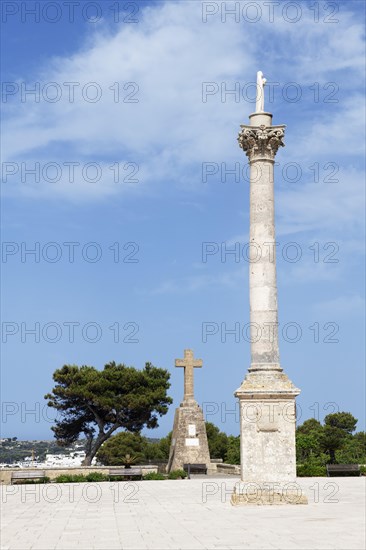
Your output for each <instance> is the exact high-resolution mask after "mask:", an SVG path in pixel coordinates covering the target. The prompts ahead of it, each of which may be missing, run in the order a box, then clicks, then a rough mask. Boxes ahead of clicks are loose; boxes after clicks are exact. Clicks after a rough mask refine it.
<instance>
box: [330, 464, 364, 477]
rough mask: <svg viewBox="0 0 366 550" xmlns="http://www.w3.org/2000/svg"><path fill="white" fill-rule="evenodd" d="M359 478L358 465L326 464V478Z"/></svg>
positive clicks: (359, 469) (359, 470)
mask: <svg viewBox="0 0 366 550" xmlns="http://www.w3.org/2000/svg"><path fill="white" fill-rule="evenodd" d="M342 475H343V476H347V475H348V476H360V475H361V468H360V467H359V465H358V464H327V476H328V477H331V476H342Z"/></svg>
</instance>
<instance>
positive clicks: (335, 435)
mask: <svg viewBox="0 0 366 550" xmlns="http://www.w3.org/2000/svg"><path fill="white" fill-rule="evenodd" d="M345 437H346V434H345V432H344V430H341V428H337V427H335V426H330V425H329V424H326V425H325V426H324V430H323V433H322V436H321V438H320V446H321V449H322V451H324V452H325V453H328V454H329V457H330V462H331V464H334V463H335V461H336V455H335V453H336V451H337V450H338V449H340V448H341V447H342V446H343V444H344V438H345Z"/></svg>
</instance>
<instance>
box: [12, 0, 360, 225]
mask: <svg viewBox="0 0 366 550" xmlns="http://www.w3.org/2000/svg"><path fill="white" fill-rule="evenodd" d="M201 10H202V6H201V3H199V2H197V3H196V2H171V1H169V2H166V3H164V4H158V5H155V6H153V7H152V6H150V7H146V8H145V9H144V10H142V14H143V17H142V19H141V21H140V23H139V24H138V25H121V26H120V28H119V29H118V30H117V32H116V31H115V30H114V31H111V30H110V29H108V27H107V26H106V25H103V24H102V25H101V26H100V27H99V30H97V32H93V34H91V35H90V36H87V37H86V41H85V44H84V47H83V48H82V49H80V51H78V52H75V53H74V55H72V56H70V57H68V58H66V57H65V58H53V59H50V61H49V63H48V64H46V65H45V66H43V67H42V69H41V70H40V71H39V74H36V75H34V81H39V82H41V85H42V83H45V82H56V83H58V85H59V86H60V87H61V90H62V99H61V100H60V101H59V102H57V103H48V102H47V101H41V102H40V103H34V102H32V99H31V98H30V99H29V100H28V101H27V102H26V103H14V101H13V102H12V101H11V102H10V103H8V105H7V109H6V110H7V117H6V120H5V122H4V130H5V131H6V133H7V138H6V140H4V148H3V158H4V160H6V161H21V160H24V159H29V160H31V161H35V159H37V158H43V159H44V160H45V162H46V161H58V162H63V161H79V162H84V163H85V162H89V161H96V162H108V161H109V162H111V163H113V162H128V161H131V162H136V163H139V164H140V176H141V178H140V186H139V189H140V190H141V188H145V189H147V187H148V188H149V190H148V192H151V191H152V187H154V186H156V185H157V184H158V183H160V182H164V181H168V182H169V185H189V186H192V187H194V186H195V187H196V189H197V188H199V190H200V192H202V185H201V182H200V181H199V176H197V174H198V173H199V166H200V165H201V163H202V162H204V161H208V160H215V159H216V160H218V161H225V160H226V161H228V162H232V161H233V160H234V159H235V160H237V159H238V158H239V154H240V152H239V151H238V147H237V145H236V143H235V139H236V136H235V134H236V132H237V129H238V127H239V124H240V123H241V122H243V121H245V120H246V119H247V115H248V114H249V113H250V112H251V110H252V108H253V105H252V104H250V103H248V102H245V101H241V102H240V103H236V102H235V101H233V99H232V97H231V98H230V96H228V98H227V101H226V102H222V101H221V99H220V94H219V93H217V94H216V95H215V96H214V97H210V98H209V100H208V101H207V102H206V103H203V102H202V97H201V92H202V82H216V83H218V85H219V86H220V84H221V82H227V87H228V88H230V87H231V86H232V85H233V84H235V82H240V83H242V84H243V83H247V82H253V81H254V80H255V71H256V70H257V69H258V68H259V67H258V63H259V60H260V63H262V65H263V67H262V68H263V69H267V72H269V73H273V74H272V75H271V74H269V75H268V76H269V77H270V78H271V79H272V80H277V81H279V82H281V83H282V84H283V83H284V82H288V81H293V80H296V82H298V83H299V84H300V85H301V86H302V87H304V88H305V87H306V86H308V85H309V83H311V82H315V81H319V82H323V81H324V80H329V79H332V80H334V79H337V81H339V80H340V79H341V78H342V79H343V81H342V85H343V84H344V85H345V86H348V87H349V86H352V85H356V84H357V85H359V82H360V78H361V76H360V74H361V70H362V67H361V63H360V58H361V56H362V55H363V50H362V25H361V24H359V22H358V21H357V20H356V17H355V16H354V15H352V14H350V13H348V12H347V11H345V10H342V14H340V15H339V19H340V22H339V23H338V24H336V25H332V24H328V25H327V24H321V23H319V24H315V23H314V21H313V14H312V12H311V11H310V10H308V9H307V10H305V9H303V17H302V19H301V21H300V22H299V23H298V24H290V23H286V22H285V21H284V20H283V19H281V18H276V20H275V23H269V22H268V21H267V20H266V18H265V17H263V20H262V21H261V22H260V23H258V24H254V25H248V24H245V23H243V22H241V23H240V24H236V23H235V22H233V21H231V20H230V18H228V22H227V23H226V24H223V23H222V22H221V18H220V17H219V16H218V17H214V18H210V19H209V21H208V23H207V24H204V23H202V18H201ZM350 29H352V32H351V33H350ZM264 46H265V51H266V56H265V58H264V57H263V47H264ZM342 71H343V72H342ZM345 76H346V78H345ZM20 81H21V76H19V82H20ZM65 82H77V83H80V86H77V87H76V88H75V102H74V103H70V102H69V101H68V100H67V98H68V96H69V93H68V87H67V86H66V85H65V84H64V83H65ZM90 82H96V83H97V84H98V86H99V87H100V89H101V90H102V97H101V99H100V101H98V102H97V103H88V102H87V101H85V99H83V98H82V97H81V90H82V89H83V86H85V85H86V84H87V83H90ZM116 82H118V83H119V85H120V97H125V96H126V95H127V94H128V93H132V92H133V90H134V87H133V85H131V86H130V87H129V88H128V89H127V90H123V85H124V84H125V83H126V82H135V83H137V84H138V86H139V91H138V93H137V94H136V96H135V97H137V98H138V99H139V102H138V103H124V102H123V101H120V102H118V103H115V102H114V91H113V90H111V89H110V87H111V86H114V83H116ZM28 84H29V85H30V86H31V85H32V83H28ZM114 89H115V86H114ZM84 90H85V89H84ZM90 93H93V89H92V88H90ZM360 97H361V96H360V93H359V91H358V92H352V91H350V92H349V98H348V99H347V101H345V102H344V101H342V102H340V103H339V105H338V106H337V114H336V115H335V116H333V117H332V119H331V120H330V119H329V114H328V112H324V115H319V113H317V114H316V115H314V117H313V120H311V117H310V118H307V117H301V116H300V113H301V109H302V105H300V104H299V105H297V104H296V105H295V107H296V109H297V113H298V115H299V116H298V121H299V122H298V124H297V125H296V126H295V125H293V126H292V130H291V129H289V130H291V131H292V135H291V140H290V142H289V143H288V148H287V150H286V154H287V155H289V156H290V157H291V155H294V156H296V155H297V156H298V157H299V158H301V159H302V161H303V162H308V161H309V162H310V163H311V160H312V158H313V156H314V152H316V154H317V155H319V154H324V155H331V156H332V157H334V156H337V157H338V156H342V157H343V158H347V154H348V153H350V154H352V155H353V154H354V153H359V151H360V148H361V146H362V138H360V129H361V116H360V104H361V101H360ZM277 107H278V106H277ZM292 107H294V106H293V105H292ZM308 109H309V106H308ZM291 112H292V113H294V111H293V109H292V111H291ZM300 121H301V122H300ZM345 144H346V145H345ZM347 148H348V149H347ZM240 158H241V157H240ZM329 160H331V159H329ZM192 173H194V174H195V177H194V178H192ZM357 177H358V176H357ZM197 183H199V185H197ZM126 187H127V190H131V188H128V186H120V187H119V188H115V187H113V186H112V187H111V186H110V185H109V184H108V181H107V182H102V183H101V184H100V185H95V186H93V187H88V186H85V185H84V184H83V182H80V183H79V184H77V185H74V186H70V185H63V186H52V185H49V184H45V185H43V186H40V187H39V188H37V190H36V191H35V193H32V190H30V189H24V187H22V186H20V185H19V186H13V188H12V190H11V192H12V193H17V192H19V191H20V192H21V193H23V194H24V193H25V194H28V195H33V196H37V197H39V196H45V197H50V196H51V197H52V196H55V193H56V196H59V197H62V196H65V197H72V198H77V199H81V198H84V199H96V198H98V197H102V196H107V197H108V196H110V195H114V194H115V193H117V192H120V190H122V189H123V190H126ZM137 191H138V190H137ZM134 192H136V188H134ZM347 192H348V199H347V197H346V193H345V192H343V191H342V190H340V191H337V193H338V194H339V196H341V199H342V200H344V201H346V202H347V204H346V206H347V207H350V210H351V211H352V213H355V211H357V212H358V204H359V203H358V200H359V191H358V190H356V189H354V186H353V185H347ZM314 193H315V194H316V196H317V197H318V199H317V200H320V201H321V200H325V201H326V209H327V210H328V208H329V209H330V211H329V213H328V214H327V216H328V217H329V216H333V215H334V216H337V217H338V216H340V219H341V220H342V216H343V215H344V212H343V208H342V206H341V204H339V205H338V206H337V205H336V204H335V202H336V201H334V200H332V199H331V198H327V196H326V193H320V195H319V193H318V190H317V189H315V188H314V187H312V186H311V185H307V186H304V189H302V190H301V191H300V190H297V191H295V192H289V193H288V192H287V191H286V195H284V196H283V197H282V198H281V197H280V199H279V207H280V209H281V216H282V214H283V227H285V231H286V230H287V229H286V226H287V227H292V228H293V227H294V225H296V226H297V227H298V228H301V227H304V228H305V229H308V228H309V226H316V225H317V224H318V223H319V221H320V223H322V222H321V220H319V217H321V218H322V217H323V214H324V212H321V208H320V206H318V205H317V204H314V202H315V200H314ZM298 201H300V203H302V204H301V205H300V204H299V206H297V204H298ZM354 202H356V204H353V203H354ZM304 205H305V207H306V208H305V210H306V216H305V218H306V219H301V217H303V218H304V213H303V210H304ZM300 209H301V210H302V212H300ZM337 219H338V218H337Z"/></svg>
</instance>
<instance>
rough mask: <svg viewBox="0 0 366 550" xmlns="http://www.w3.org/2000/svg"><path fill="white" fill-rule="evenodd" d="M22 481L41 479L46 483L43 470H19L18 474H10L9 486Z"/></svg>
mask: <svg viewBox="0 0 366 550" xmlns="http://www.w3.org/2000/svg"><path fill="white" fill-rule="evenodd" d="M22 479H43V482H45V481H46V473H45V471H44V470H19V472H11V479H10V485H12V484H13V481H21V480H22Z"/></svg>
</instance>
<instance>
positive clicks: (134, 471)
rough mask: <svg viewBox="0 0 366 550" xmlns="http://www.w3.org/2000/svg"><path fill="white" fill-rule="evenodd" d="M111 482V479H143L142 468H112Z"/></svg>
mask: <svg viewBox="0 0 366 550" xmlns="http://www.w3.org/2000/svg"><path fill="white" fill-rule="evenodd" d="M108 476H109V480H110V479H111V477H136V478H137V477H139V478H140V479H141V478H142V469H141V468H110V469H109V472H108Z"/></svg>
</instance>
